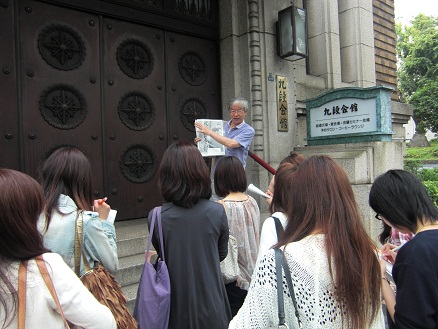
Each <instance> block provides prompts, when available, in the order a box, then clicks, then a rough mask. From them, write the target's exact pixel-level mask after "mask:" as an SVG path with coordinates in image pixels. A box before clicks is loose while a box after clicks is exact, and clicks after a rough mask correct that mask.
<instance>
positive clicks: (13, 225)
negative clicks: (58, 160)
mask: <svg viewBox="0 0 438 329" xmlns="http://www.w3.org/2000/svg"><path fill="white" fill-rule="evenodd" d="M43 209H44V195H43V190H42V188H41V186H40V184H38V182H37V181H36V180H34V179H33V178H31V177H30V176H28V175H26V174H24V173H22V172H19V171H15V170H11V169H5V168H0V280H1V281H3V282H4V285H2V284H0V287H5V289H3V288H0V304H1V306H2V308H3V310H2V312H1V313H3V311H4V313H3V314H4V315H5V317H4V318H5V322H4V323H3V324H0V327H3V326H7V325H8V323H9V321H12V319H13V316H12V317H11V316H10V315H11V314H12V315H14V314H16V311H17V308H16V305H17V292H16V291H15V289H14V288H13V285H12V282H11V281H10V280H9V278H8V274H7V272H8V270H9V268H8V263H10V262H13V261H22V260H29V259H31V258H34V257H36V256H38V255H41V254H43V253H46V252H48V250H47V249H46V248H45V247H44V244H43V239H42V236H41V234H40V233H39V231H38V229H37V221H38V217H39V215H40V213H41V212H42V211H43ZM7 290H8V291H7ZM9 294H11V295H12V298H13V307H12V309H8V308H7V306H6V300H5V299H4V298H7V297H5V296H8V295H9ZM8 319H9V320H8Z"/></svg>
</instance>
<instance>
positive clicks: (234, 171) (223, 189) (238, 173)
mask: <svg viewBox="0 0 438 329" xmlns="http://www.w3.org/2000/svg"><path fill="white" fill-rule="evenodd" d="M246 183H247V180H246V173H245V169H243V165H242V162H240V160H239V159H238V158H236V157H235V156H226V157H221V158H220V159H219V160H218V162H217V165H216V168H215V170H214V191H215V193H216V194H217V196H219V197H221V198H223V197H226V196H227V195H228V194H230V193H231V192H245V191H246Z"/></svg>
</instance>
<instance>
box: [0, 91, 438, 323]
mask: <svg viewBox="0 0 438 329" xmlns="http://www.w3.org/2000/svg"><path fill="white" fill-rule="evenodd" d="M229 112H230V120H229V121H228V122H225V126H226V127H227V128H226V129H225V131H226V136H217V133H215V132H213V131H210V130H209V129H208V128H206V127H205V126H202V125H201V124H196V129H198V130H200V131H202V132H203V133H204V134H206V135H208V136H211V137H212V138H213V139H215V140H216V141H217V142H219V143H221V144H223V145H225V146H226V147H227V148H228V149H229V152H227V154H226V155H225V156H223V157H221V158H219V159H217V161H216V163H215V166H214V168H213V170H210V169H209V168H208V166H207V165H206V162H205V161H204V159H203V157H202V155H201V153H200V152H199V150H198V148H197V147H196V145H195V144H193V143H189V142H187V141H179V142H175V143H173V144H171V145H170V146H169V147H168V149H167V150H166V152H165V153H164V155H163V158H162V161H161V164H160V167H159V170H158V190H159V192H160V194H161V196H162V198H163V200H164V203H163V204H162V206H161V209H160V211H161V223H162V235H163V241H164V244H163V248H164V251H163V250H161V248H160V243H159V241H160V240H159V235H158V234H159V233H158V232H157V230H156V229H154V228H151V227H150V225H151V220H152V211H151V212H150V213H149V216H148V228H149V230H150V232H151V234H152V244H153V245H154V248H155V250H156V251H157V254H158V257H160V258H165V259H166V264H167V268H168V272H169V278H170V285H171V300H170V317H169V324H168V328H169V329H179V328H190V329H205V328H209V329H216V328H217V329H225V328H271V327H277V326H278V323H279V310H278V296H279V295H278V293H279V292H278V291H277V289H278V288H277V287H278V286H277V280H278V277H281V278H282V281H281V286H282V290H283V291H284V301H283V302H284V309H285V321H286V324H287V325H288V326H289V327H290V328H298V327H299V326H300V325H302V327H303V328H315V329H316V328H336V329H337V328H355V329H356V328H357V329H365V328H372V329H374V328H375V329H377V328H385V314H384V313H383V311H382V302H384V304H385V305H386V308H387V312H388V315H387V319H386V322H388V323H389V326H390V327H391V328H392V327H394V328H438V285H437V283H438V282H437V280H438V279H437V278H438V267H437V266H436V265H435V264H436V263H437V260H438V210H437V208H436V206H435V204H434V202H432V200H431V199H430V198H429V196H428V194H427V191H426V189H425V187H424V186H423V185H422V183H421V182H420V180H419V179H418V178H417V177H416V176H415V175H413V174H411V173H409V172H407V171H404V170H389V171H388V172H386V173H384V174H382V175H380V176H379V177H377V178H376V179H375V182H374V183H373V185H372V187H371V191H370V194H369V204H370V207H371V208H372V209H373V210H374V211H375V212H376V219H377V220H380V221H382V234H381V235H380V242H381V244H382V245H383V247H382V248H381V250H379V252H376V250H377V248H376V243H375V242H374V241H372V239H371V238H370V237H369V235H368V234H367V232H366V230H365V228H364V225H363V217H362V215H361V211H360V209H359V206H358V203H357V202H356V200H355V197H354V192H353V189H352V186H351V184H350V181H349V179H348V177H347V174H346V173H345V171H344V169H343V168H342V167H341V165H340V164H339V163H338V162H336V161H335V160H334V159H333V158H331V157H330V156H327V155H318V156H310V157H308V158H304V157H303V156H302V155H300V154H297V153H295V152H291V154H289V155H288V156H287V157H286V158H285V159H284V160H283V161H282V162H281V163H280V165H279V167H278V169H277V171H276V174H275V176H274V177H272V180H271V183H270V184H269V187H268V190H267V191H266V194H267V195H268V196H269V198H267V199H266V202H267V203H268V205H269V211H270V213H271V215H270V216H269V217H268V218H267V219H265V220H264V221H263V223H262V221H261V218H260V209H259V205H258V203H257V202H256V200H255V199H254V198H253V197H251V196H250V195H248V194H247V193H246V188H247V177H246V173H245V165H246V157H247V154H248V149H249V146H250V144H251V140H252V137H253V136H254V130H253V129H252V128H251V127H250V126H249V125H248V124H246V123H245V121H244V117H245V116H246V115H247V113H248V103H247V102H246V101H245V100H244V99H242V98H234V99H232V100H231V101H230V104H229ZM196 142H197V140H196V139H195V143H196ZM212 175H213V178H214V180H213V182H214V183H213V188H212V179H211V178H212V177H211V176H212ZM0 192H1V193H0V328H2V329H5V328H8V329H9V328H20V329H21V328H24V324H23V323H25V324H26V326H27V327H28V328H42V327H49V328H65V323H67V322H66V321H68V323H70V324H72V327H73V325H75V326H78V327H81V328H116V322H115V318H114V316H113V315H112V313H111V311H110V310H109V309H108V308H107V307H106V306H104V305H102V304H100V303H99V302H98V301H97V300H96V299H95V297H94V296H93V295H92V294H91V293H90V291H89V290H88V289H87V288H86V287H85V286H84V285H83V284H82V282H81V281H80V279H79V276H81V275H82V274H84V271H85V269H84V268H83V266H82V264H78V263H77V259H76V258H75V241H76V239H77V235H76V234H77V233H76V228H77V218H78V216H82V218H83V255H82V256H83V257H85V258H86V260H87V261H88V263H91V264H92V263H93V262H95V261H98V262H100V263H101V264H102V265H103V266H104V267H105V268H106V269H108V270H109V271H110V272H112V273H115V272H116V271H117V268H118V258H117V244H116V232H115V227H114V224H113V222H111V221H108V220H107V218H108V215H109V212H110V209H111V208H110V206H109V205H108V204H107V203H106V200H105V199H94V197H93V182H92V175H91V167H90V163H89V161H88V159H87V158H86V156H85V155H84V154H83V153H82V152H81V151H80V150H79V149H78V148H76V147H73V146H63V147H60V148H57V149H55V150H53V151H52V152H51V153H50V155H49V156H48V158H47V159H46V160H45V161H44V164H43V166H42V170H41V177H40V182H37V181H36V180H35V179H33V178H31V177H30V176H28V175H26V174H24V173H21V172H19V171H15V170H11V169H5V168H0ZM213 194H215V195H216V196H217V198H218V200H216V198H212V196H213ZM261 224H263V225H262V226H261ZM230 236H233V237H234V238H235V239H236V241H237V260H238V274H237V276H236V278H235V279H233V280H232V281H231V282H224V278H223V276H222V273H221V266H220V263H221V261H223V260H224V259H225V258H226V256H227V254H228V242H229V237H230ZM275 249H280V250H282V252H283V255H284V260H283V266H287V268H288V269H289V271H290V273H291V278H292V280H291V282H288V279H287V277H286V274H285V273H277V267H276V251H275ZM379 254H380V256H379ZM38 259H42V260H43V262H44V263H45V264H46V265H47V267H48V272H49V275H50V278H51V282H52V283H53V287H54V289H55V291H56V294H57V299H59V304H60V306H59V305H57V303H56V298H54V297H53V296H52V294H51V293H50V289H49V286H48V285H47V283H46V282H45V280H44V276H43V275H42V274H40V272H39V265H38V264H39V263H38ZM388 263H390V264H391V265H393V272H392V276H393V280H394V283H393V284H392V285H391V284H390V283H389V280H388V278H387V264H388ZM23 269H24V270H23ZM23 273H26V274H27V277H24V278H25V279H24V280H23V276H22V275H23ZM277 275H279V276H277ZM23 281H24V285H25V287H26V288H27V289H26V290H25V291H24V293H23V291H22V290H21V289H22V288H20V287H22V286H23ZM289 284H292V286H293V290H289V289H290V288H291V287H289V286H288V285H289ZM394 286H395V287H396V292H395V291H394ZM283 291H281V292H280V294H281V293H283ZM290 291H292V292H290ZM23 300H24V302H25V303H24V304H23ZM294 300H295V302H294ZM23 305H24V306H23ZM84 305H86V307H84ZM60 309H61V310H62V311H61V312H60ZM298 318H299V319H298Z"/></svg>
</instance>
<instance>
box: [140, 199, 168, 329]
mask: <svg viewBox="0 0 438 329" xmlns="http://www.w3.org/2000/svg"><path fill="white" fill-rule="evenodd" d="M155 220H156V221H157V223H158V232H159V237H160V248H161V249H160V254H161V256H162V257H163V259H160V257H158V258H157V260H156V262H155V264H151V263H149V262H148V260H147V259H146V261H145V263H144V267H143V273H142V274H141V278H140V283H139V285H138V290H137V300H136V301H135V308H134V318H135V319H136V320H137V321H138V329H167V327H168V324H169V314H170V278H169V271H168V270H167V266H166V262H165V259H164V246H163V229H162V226H161V207H155V208H154V210H153V213H152V220H151V228H150V232H149V239H148V247H147V249H146V255H149V249H150V247H151V241H152V235H153V233H154V228H155Z"/></svg>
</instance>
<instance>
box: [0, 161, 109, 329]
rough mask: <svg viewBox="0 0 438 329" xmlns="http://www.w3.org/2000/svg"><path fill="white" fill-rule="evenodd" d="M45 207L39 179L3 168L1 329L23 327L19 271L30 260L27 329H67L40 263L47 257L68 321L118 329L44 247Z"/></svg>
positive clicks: (0, 172)
mask: <svg viewBox="0 0 438 329" xmlns="http://www.w3.org/2000/svg"><path fill="white" fill-rule="evenodd" d="M43 209H44V194H43V190H42V189H41V186H40V185H39V184H38V182H37V181H35V180H34V179H33V178H31V177H29V176H28V175H26V174H23V173H21V172H18V171H15V170H11V169H1V168H0V328H2V329H6V328H11V329H12V328H18V317H17V313H18V271H19V266H20V263H22V262H24V263H25V262H26V261H27V280H26V282H25V283H24V285H25V286H26V296H25V302H26V303H25V305H26V307H25V317H24V318H25V325H26V328H51V329H52V328H53V329H56V328H59V329H61V328H65V326H64V321H63V319H62V317H61V315H60V314H59V313H58V312H57V307H56V304H55V301H54V299H53V298H52V295H51V294H50V292H49V290H48V288H47V286H46V284H45V282H44V279H43V277H42V276H41V274H40V272H39V270H38V266H37V264H36V261H35V258H36V257H37V256H40V255H42V259H43V261H44V262H45V264H46V267H47V270H48V272H49V275H50V279H51V281H52V283H53V286H54V288H55V291H56V294H57V296H58V299H59V302H60V305H61V309H62V311H63V313H64V315H65V317H66V319H67V320H68V321H70V322H71V323H74V324H76V325H79V326H81V327H83V328H89V329H91V328H95V329H98V328H114V329H115V328H116V323H115V320H114V317H113V316H112V314H111V312H110V310H109V309H108V308H107V307H106V306H103V305H102V304H100V303H99V302H98V301H97V300H96V299H95V298H94V297H93V295H92V294H91V293H90V292H89V291H88V290H87V288H86V287H85V286H84V285H83V284H82V282H81V281H80V280H79V278H78V277H77V276H76V275H75V274H74V272H73V271H72V270H71V269H70V268H69V267H68V266H67V265H66V264H65V263H64V261H63V260H62V258H61V257H60V256H59V255H57V254H54V253H50V252H49V250H48V249H47V248H46V247H45V246H44V244H43V240H42V237H41V234H40V233H39V232H38V229H37V220H38V216H39V215H40V213H41V212H42V211H43ZM20 315H21V314H20Z"/></svg>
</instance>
